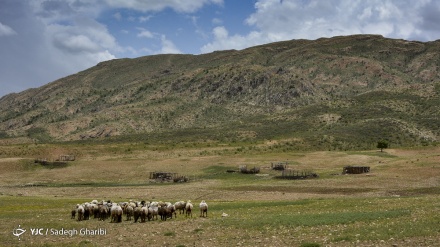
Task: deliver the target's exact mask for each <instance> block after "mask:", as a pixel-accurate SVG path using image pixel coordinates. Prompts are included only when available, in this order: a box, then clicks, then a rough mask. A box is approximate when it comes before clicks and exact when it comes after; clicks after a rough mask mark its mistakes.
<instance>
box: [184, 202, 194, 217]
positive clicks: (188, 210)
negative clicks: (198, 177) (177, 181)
mask: <svg viewBox="0 0 440 247" xmlns="http://www.w3.org/2000/svg"><path fill="white" fill-rule="evenodd" d="M192 209H193V205H192V203H191V201H187V202H186V205H185V211H186V217H188V216H191V218H192Z"/></svg>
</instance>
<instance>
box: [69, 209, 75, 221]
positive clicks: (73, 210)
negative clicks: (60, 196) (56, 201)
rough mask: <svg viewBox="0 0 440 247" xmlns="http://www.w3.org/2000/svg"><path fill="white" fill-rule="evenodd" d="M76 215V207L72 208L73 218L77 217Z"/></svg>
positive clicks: (71, 214)
mask: <svg viewBox="0 0 440 247" xmlns="http://www.w3.org/2000/svg"><path fill="white" fill-rule="evenodd" d="M75 216H76V208H74V209H72V211H71V212H70V218H71V219H75Z"/></svg>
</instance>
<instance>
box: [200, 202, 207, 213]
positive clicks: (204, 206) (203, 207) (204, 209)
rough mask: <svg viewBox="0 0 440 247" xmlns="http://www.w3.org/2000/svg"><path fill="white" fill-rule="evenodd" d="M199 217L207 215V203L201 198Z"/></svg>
mask: <svg viewBox="0 0 440 247" xmlns="http://www.w3.org/2000/svg"><path fill="white" fill-rule="evenodd" d="M199 208H200V217H208V204H207V203H206V202H205V201H204V200H203V201H202V202H200V205H199Z"/></svg>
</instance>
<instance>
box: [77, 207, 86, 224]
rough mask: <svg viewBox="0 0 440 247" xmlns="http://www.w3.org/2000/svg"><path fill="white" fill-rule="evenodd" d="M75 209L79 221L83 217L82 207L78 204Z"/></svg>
mask: <svg viewBox="0 0 440 247" xmlns="http://www.w3.org/2000/svg"><path fill="white" fill-rule="evenodd" d="M76 211H77V212H78V221H81V220H83V219H84V207H83V206H82V205H78V206H77V208H76Z"/></svg>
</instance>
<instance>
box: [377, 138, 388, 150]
mask: <svg viewBox="0 0 440 247" xmlns="http://www.w3.org/2000/svg"><path fill="white" fill-rule="evenodd" d="M377 148H380V151H381V152H383V149H384V148H388V142H387V141H384V140H382V141H378V142H377Z"/></svg>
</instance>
